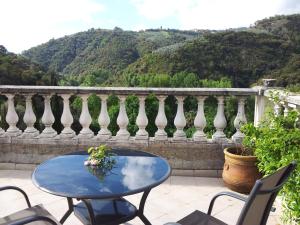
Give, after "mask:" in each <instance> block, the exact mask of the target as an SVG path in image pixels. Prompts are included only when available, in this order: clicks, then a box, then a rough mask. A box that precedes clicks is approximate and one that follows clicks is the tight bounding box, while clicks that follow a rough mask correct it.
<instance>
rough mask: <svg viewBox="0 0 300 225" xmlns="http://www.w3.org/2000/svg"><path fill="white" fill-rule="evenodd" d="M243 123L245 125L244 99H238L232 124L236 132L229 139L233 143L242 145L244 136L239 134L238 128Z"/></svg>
mask: <svg viewBox="0 0 300 225" xmlns="http://www.w3.org/2000/svg"><path fill="white" fill-rule="evenodd" d="M245 123H247V119H246V115H245V98H243V97H240V98H239V101H238V112H237V115H236V117H235V119H234V122H233V124H234V127H235V129H236V132H235V134H234V135H233V136H232V137H231V139H232V140H233V141H234V142H235V143H242V141H243V139H244V137H245V135H244V134H243V133H242V132H241V130H240V128H241V126H242V125H243V124H245Z"/></svg>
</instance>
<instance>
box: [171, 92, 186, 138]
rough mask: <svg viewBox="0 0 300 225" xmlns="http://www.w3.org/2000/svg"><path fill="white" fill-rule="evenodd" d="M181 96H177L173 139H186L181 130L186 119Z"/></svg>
mask: <svg viewBox="0 0 300 225" xmlns="http://www.w3.org/2000/svg"><path fill="white" fill-rule="evenodd" d="M184 98H185V97H183V96H177V97H176V99H177V105H178V106H177V113H176V116H175V119H174V125H175V126H176V129H177V130H176V131H175V133H174V137H173V140H175V141H185V140H186V134H185V132H184V131H183V129H184V127H185V125H186V119H185V116H184V109H183V101H184Z"/></svg>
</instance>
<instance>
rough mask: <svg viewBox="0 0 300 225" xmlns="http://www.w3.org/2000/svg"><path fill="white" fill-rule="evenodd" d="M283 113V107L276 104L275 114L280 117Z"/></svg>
mask: <svg viewBox="0 0 300 225" xmlns="http://www.w3.org/2000/svg"><path fill="white" fill-rule="evenodd" d="M280 113H281V106H280V104H279V103H277V102H274V114H275V116H279V115H280Z"/></svg>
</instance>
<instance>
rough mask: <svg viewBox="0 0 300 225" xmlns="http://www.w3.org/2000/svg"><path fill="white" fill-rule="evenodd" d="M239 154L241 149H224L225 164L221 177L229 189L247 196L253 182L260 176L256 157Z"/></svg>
mask: <svg viewBox="0 0 300 225" xmlns="http://www.w3.org/2000/svg"><path fill="white" fill-rule="evenodd" d="M240 152H241V148H237V147H230V148H226V149H224V154H225V163H224V168H223V174H222V177H223V181H224V183H225V185H226V186H227V187H228V188H229V189H231V190H233V191H236V192H239V193H243V194H248V193H249V192H250V191H251V189H252V187H253V185H254V183H255V181H256V180H257V179H259V178H261V177H262V175H261V174H260V173H259V171H258V169H257V166H256V163H257V158H256V156H243V155H240Z"/></svg>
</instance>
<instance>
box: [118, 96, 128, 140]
mask: <svg viewBox="0 0 300 225" xmlns="http://www.w3.org/2000/svg"><path fill="white" fill-rule="evenodd" d="M119 99H120V110H119V115H118V118H117V124H118V126H119V128H120V129H119V131H118V132H117V135H116V137H117V139H120V140H127V139H129V137H130V134H129V132H128V130H127V125H128V123H129V120H128V116H127V113H126V107H125V100H126V96H123V95H121V96H119Z"/></svg>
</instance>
